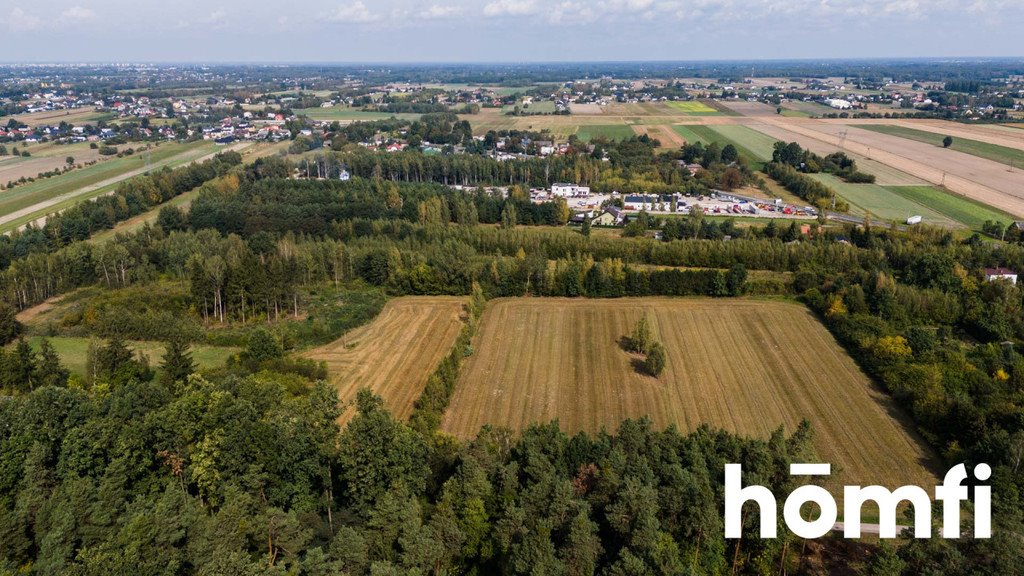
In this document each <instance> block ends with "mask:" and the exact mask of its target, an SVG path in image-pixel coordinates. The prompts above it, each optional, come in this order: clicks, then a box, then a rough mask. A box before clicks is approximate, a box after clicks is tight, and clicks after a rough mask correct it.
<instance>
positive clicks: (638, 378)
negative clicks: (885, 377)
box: [442, 298, 934, 487]
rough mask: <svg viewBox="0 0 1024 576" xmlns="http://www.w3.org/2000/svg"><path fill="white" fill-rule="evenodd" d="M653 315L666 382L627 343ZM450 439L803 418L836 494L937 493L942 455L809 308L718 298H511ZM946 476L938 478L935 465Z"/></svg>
mask: <svg viewBox="0 0 1024 576" xmlns="http://www.w3.org/2000/svg"><path fill="white" fill-rule="evenodd" d="M643 314H647V315H648V316H649V318H650V319H651V321H652V325H653V329H654V331H655V333H656V334H657V338H658V339H659V340H660V341H661V342H663V343H664V344H665V346H666V348H667V349H668V355H669V358H668V362H667V367H666V369H665V372H664V373H663V374H662V376H661V377H660V378H658V379H655V378H652V377H649V376H645V375H641V374H639V373H638V372H637V371H636V370H635V369H634V367H633V365H632V362H634V361H635V360H636V359H635V358H634V357H632V356H630V355H629V354H627V353H626V352H625V351H623V350H622V348H621V347H620V339H621V338H622V337H624V336H626V335H627V334H629V332H630V331H631V330H632V327H633V325H634V324H635V323H636V321H637V320H638V319H639V318H640V317H641V316H642V315H643ZM473 346H474V349H475V350H476V354H475V355H474V356H472V357H470V358H468V359H467V363H466V364H465V365H464V367H463V371H462V375H461V378H460V380H459V383H458V386H457V387H456V391H455V394H454V397H453V399H452V402H451V404H450V406H449V409H448V411H447V413H446V414H445V418H444V421H443V423H442V429H443V430H444V431H446V432H448V433H451V434H454V435H456V436H458V437H460V438H468V437H471V436H473V435H474V434H476V432H477V431H478V430H479V428H480V427H481V426H483V425H484V424H493V425H500V426H508V427H511V428H514V429H522V428H524V427H525V426H527V425H529V424H530V423H535V422H547V421H550V420H553V419H558V420H559V421H560V423H561V426H562V427H563V429H565V430H567V431H569V432H570V433H571V432H575V431H580V430H582V431H591V432H592V431H596V430H599V429H601V428H607V429H608V430H615V429H616V428H617V426H618V425H619V423H620V422H621V421H622V420H624V419H626V418H630V417H634V418H635V417H640V416H649V417H650V418H651V419H652V420H653V422H654V423H655V425H657V426H668V425H671V424H675V425H677V426H679V428H681V429H683V430H693V429H695V428H696V427H698V426H699V425H700V424H702V423H707V424H710V425H712V426H714V427H721V428H724V429H726V430H730V431H734V432H738V433H741V434H745V435H752V436H756V437H762V438H767V436H768V435H769V434H770V433H771V432H772V431H773V430H774V429H775V428H777V427H778V426H779V425H785V427H786V430H787V432H792V431H793V430H794V429H795V428H796V426H797V424H798V423H799V422H800V421H801V419H803V418H807V419H808V420H810V421H811V423H812V424H813V426H814V430H815V438H816V442H815V445H816V448H817V452H818V455H819V457H820V458H821V459H822V461H823V462H829V463H832V464H833V482H830V484H833V485H835V484H834V483H838V482H840V481H841V483H842V484H851V483H879V484H882V485H886V486H891V487H894V486H901V485H904V484H918V485H925V486H927V485H929V484H930V483H931V482H932V481H933V480H934V476H933V475H932V474H931V473H930V472H929V467H930V464H931V455H930V452H929V451H928V450H927V449H926V448H924V447H923V444H922V443H921V442H919V441H918V440H917V439H916V438H915V437H914V435H913V433H911V432H908V429H907V428H906V427H905V426H904V425H903V424H902V423H901V422H898V421H897V420H895V419H894V417H893V415H894V414H896V413H897V412H896V410H895V409H894V407H893V405H892V403H891V401H890V400H889V398H888V397H887V396H886V395H885V394H884V393H882V392H881V391H879V390H877V389H875V387H874V386H873V384H872V383H871V382H870V381H869V380H868V378H867V377H866V376H865V375H864V374H863V373H862V372H861V371H860V370H859V369H858V367H857V366H856V364H855V363H854V362H853V360H852V359H850V357H849V356H847V354H846V353H845V352H844V351H843V350H842V348H840V347H839V345H838V344H837V343H836V342H835V340H834V339H833V338H832V336H831V335H830V334H829V333H828V332H827V331H826V330H825V328H824V327H823V326H822V325H821V324H820V323H819V322H818V321H817V320H816V319H815V318H814V317H813V316H812V314H811V313H810V312H809V311H808V310H807V309H805V308H804V307H802V306H800V305H797V304H792V303H786V302H777V301H757V300H711V299H668V298H648V299H622V300H570V299H508V300H497V301H493V302H491V303H490V305H489V307H488V309H487V310H486V311H485V313H484V316H483V318H482V320H481V326H480V330H479V332H478V334H477V337H476V339H475V340H474V343H473ZM933 469H934V468H933Z"/></svg>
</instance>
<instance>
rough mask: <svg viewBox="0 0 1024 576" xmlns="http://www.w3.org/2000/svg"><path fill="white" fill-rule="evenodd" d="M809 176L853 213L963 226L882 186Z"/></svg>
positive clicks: (815, 175)
mask: <svg viewBox="0 0 1024 576" xmlns="http://www.w3.org/2000/svg"><path fill="white" fill-rule="evenodd" d="M810 176H811V177H812V178H814V179H816V180H818V181H820V182H822V183H824V184H826V185H828V186H830V187H831V188H832V189H833V190H835V191H836V192H837V193H838V194H839V196H840V197H842V198H843V199H845V200H846V201H847V202H849V203H850V211H851V212H852V213H854V214H858V215H867V214H870V215H871V217H872V218H877V219H879V220H885V221H894V220H895V221H897V222H905V221H906V220H907V218H910V217H911V216H921V217H922V218H923V219H924V223H925V224H932V225H936V226H947V227H951V226H965V225H966V224H964V223H962V222H960V221H958V220H956V219H954V218H952V217H950V216H947V215H945V214H943V213H941V212H939V211H937V210H934V209H932V208H930V207H929V206H928V205H927V204H922V203H920V202H918V201H917V200H913V199H911V198H910V197H909V196H905V195H903V194H900V193H897V192H895V191H894V190H892V189H890V188H886V187H885V186H879V185H878V184H849V183H847V182H843V181H842V180H840V179H839V178H836V177H835V176H833V175H831V174H811V175H810ZM896 188H899V187H896Z"/></svg>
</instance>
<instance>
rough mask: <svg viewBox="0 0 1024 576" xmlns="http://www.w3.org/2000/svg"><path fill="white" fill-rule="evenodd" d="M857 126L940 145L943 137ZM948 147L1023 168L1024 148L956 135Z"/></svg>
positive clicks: (897, 128) (880, 126) (883, 126)
mask: <svg viewBox="0 0 1024 576" xmlns="http://www.w3.org/2000/svg"><path fill="white" fill-rule="evenodd" d="M858 128H863V129H865V130H871V131H872V132H879V133H881V134H888V135H890V136H899V137H900V138H906V139H908V140H915V141H917V142H924V143H925V144H932V145H935V146H940V147H941V146H942V139H943V138H945V136H943V135H942V134H937V133H935V132H927V131H925V130H917V129H914V128H905V127H903V126H890V125H888V124H865V125H863V126H858ZM949 148H950V150H956V151H958V152H963V153H964V154H970V155H972V156H977V157H979V158H985V159H988V160H992V161H994V162H999V163H1001V164H1007V165H1009V164H1013V165H1014V166H1016V167H1018V168H1024V150H1018V149H1016V148H1008V147H1006V146H999V145H998V144H989V143H988V142H980V141H978V140H968V139H967V138H958V137H954V138H953V145H952V146H950V147H949Z"/></svg>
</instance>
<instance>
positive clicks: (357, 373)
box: [305, 296, 466, 424]
mask: <svg viewBox="0 0 1024 576" xmlns="http://www.w3.org/2000/svg"><path fill="white" fill-rule="evenodd" d="M465 302H466V300H465V298H456V297H443V296H424V297H418V296H417V297H405V298H396V299H394V300H391V301H389V302H388V303H387V304H386V305H385V306H384V309H383V310H382V311H381V313H380V315H379V316H377V318H376V319H375V320H374V321H373V322H372V323H370V324H369V325H367V326H364V327H362V328H359V329H357V330H354V331H352V332H350V333H349V334H346V335H345V336H344V337H343V338H341V339H340V340H337V341H335V342H333V343H331V344H328V345H326V346H323V347H321V348H317V349H315V350H312V351H310V352H309V353H307V354H306V355H305V356H306V357H307V358H311V359H313V360H317V361H324V362H326V363H327V369H328V371H329V372H330V375H331V381H332V382H333V383H334V384H335V385H336V386H337V387H338V397H339V398H340V399H341V401H342V402H343V403H344V402H351V401H352V400H354V399H355V397H356V393H358V392H359V390H360V389H362V388H369V389H371V390H373V391H374V393H376V394H378V395H379V396H380V397H381V398H383V399H384V404H385V405H386V406H387V407H388V409H389V410H391V412H392V413H393V414H394V415H395V416H397V417H399V418H408V417H409V414H411V413H412V409H413V404H414V403H415V401H416V399H417V398H419V396H420V394H421V393H422V392H423V387H424V386H425V385H426V383H427V378H428V377H429V376H430V374H431V373H433V371H434V369H435V368H436V367H437V364H438V363H439V362H440V361H441V359H442V358H444V357H445V356H446V355H447V354H448V353H449V352H450V351H451V347H452V345H454V343H455V339H456V338H457V337H458V335H459V330H460V329H461V328H462V324H463V322H464V317H465V311H464V306H465ZM353 415H354V411H353V410H352V409H347V410H346V411H345V413H344V414H343V415H342V417H341V423H342V424H345V423H347V422H348V421H349V420H350V419H351V418H352V416H353Z"/></svg>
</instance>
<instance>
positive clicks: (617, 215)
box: [590, 206, 626, 226]
mask: <svg viewBox="0 0 1024 576" xmlns="http://www.w3.org/2000/svg"><path fill="white" fill-rule="evenodd" d="M625 222H626V215H625V214H623V212H622V210H619V209H618V208H617V207H615V206H609V207H608V208H606V209H605V211H604V212H602V213H601V214H600V215H599V216H597V217H596V218H594V219H593V220H591V221H590V223H591V224H593V225H594V226H621V225H623V224H625Z"/></svg>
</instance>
